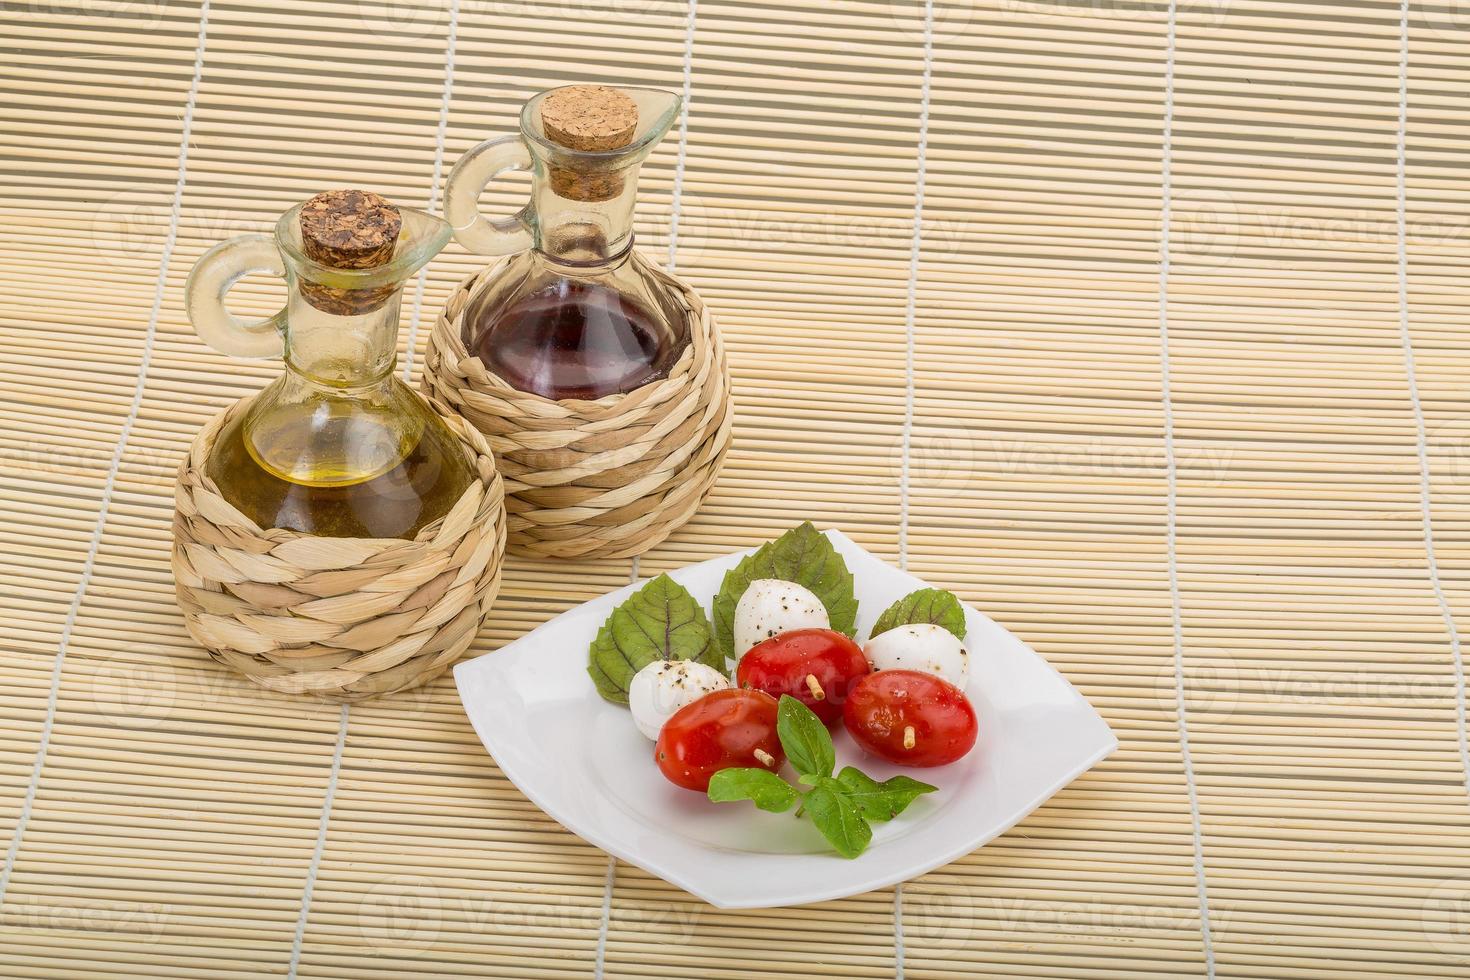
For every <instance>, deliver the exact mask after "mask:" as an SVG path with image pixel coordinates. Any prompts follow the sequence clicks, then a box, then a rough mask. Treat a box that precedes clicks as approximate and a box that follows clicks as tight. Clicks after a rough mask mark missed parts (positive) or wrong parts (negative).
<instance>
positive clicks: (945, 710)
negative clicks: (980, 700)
mask: <svg viewBox="0 0 1470 980" xmlns="http://www.w3.org/2000/svg"><path fill="white" fill-rule="evenodd" d="M842 720H843V722H844V723H845V724H846V725H847V730H848V732H849V733H851V735H852V737H853V739H854V741H856V742H857V743H858V744H859V745H861V746H862V747H863V748H865V749H867V750H868V751H869V752H871V753H873V754H874V755H876V756H878V757H879V758H881V759H887V760H888V761H889V762H892V763H896V764H897V765H900V766H942V765H945V764H946V763H950V762H953V761H955V760H956V759H958V758H960V757H961V756H963V755H964V754H965V753H966V752H968V751H970V749H971V748H973V747H974V745H975V734H976V731H977V729H978V726H977V724H976V722H975V709H974V708H973V707H971V706H970V702H969V700H968V699H967V698H966V697H965V695H964V693H963V692H961V691H960V689H959V688H957V687H955V686H954V685H953V684H951V683H950V682H949V681H947V680H944V679H943V678H940V677H935V676H934V675H933V674H926V673H924V672H923V671H919V670H880V671H878V672H877V673H873V674H869V675H868V676H866V677H864V678H862V679H861V680H860V681H858V682H857V685H856V686H855V687H854V688H853V689H852V693H851V694H849V695H848V697H847V704H845V705H843V708H842Z"/></svg>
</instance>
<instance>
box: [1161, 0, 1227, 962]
mask: <svg viewBox="0 0 1470 980" xmlns="http://www.w3.org/2000/svg"><path fill="white" fill-rule="evenodd" d="M1177 17H1178V2H1177V0H1169V24H1168V35H1167V37H1168V40H1167V48H1166V51H1165V58H1164V133H1163V154H1162V162H1161V180H1160V185H1161V194H1160V196H1161V203H1160V208H1159V377H1160V383H1161V386H1162V388H1163V396H1164V397H1163V402H1164V471H1165V475H1166V479H1167V487H1168V494H1169V496H1168V500H1167V503H1166V525H1165V542H1166V554H1167V558H1168V566H1169V611H1170V618H1171V620H1172V622H1173V631H1174V708H1175V714H1176V716H1177V719H1178V727H1179V753H1180V756H1181V757H1182V759H1183V762H1184V783H1185V787H1186V789H1187V790H1188V793H1189V821H1190V832H1191V836H1192V837H1193V843H1194V882H1195V889H1196V891H1197V892H1198V893H1199V928H1200V940H1201V943H1202V945H1203V947H1204V954H1205V976H1206V977H1208V978H1210V980H1213V978H1214V976H1215V947H1214V939H1213V937H1212V936H1211V933H1210V904H1209V893H1208V891H1207V884H1206V878H1205V848H1204V834H1203V832H1202V830H1201V828H1200V825H1201V820H1200V809H1199V788H1198V786H1196V784H1195V780H1194V760H1193V758H1192V757H1191V756H1190V753H1189V715H1188V710H1187V708H1186V706H1185V698H1184V612H1183V601H1182V600H1181V598H1180V586H1179V547H1178V546H1179V514H1178V510H1179V502H1178V489H1179V466H1178V461H1177V460H1176V459H1175V456H1174V401H1173V390H1172V389H1173V382H1172V380H1171V378H1170V375H1169V221H1170V218H1171V216H1172V213H1173V204H1174V199H1173V194H1174V189H1173V152H1174V38H1175V32H1176V29H1177V24H1178V21H1177Z"/></svg>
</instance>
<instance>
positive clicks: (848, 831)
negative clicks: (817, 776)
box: [801, 785, 873, 858]
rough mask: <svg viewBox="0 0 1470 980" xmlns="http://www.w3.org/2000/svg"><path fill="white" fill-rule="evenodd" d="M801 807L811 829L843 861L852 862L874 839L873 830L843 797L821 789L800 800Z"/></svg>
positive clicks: (825, 787) (826, 788) (855, 807)
mask: <svg viewBox="0 0 1470 980" xmlns="http://www.w3.org/2000/svg"><path fill="white" fill-rule="evenodd" d="M801 805H802V806H803V807H804V808H805V810H806V815H807V816H808V817H811V820H812V825H813V826H815V827H816V828H817V829H818V830H820V831H821V832H822V836H823V837H825V838H827V841H828V842H829V843H830V844H831V845H832V846H833V848H835V849H836V851H837V853H838V854H841V855H842V856H843V857H845V858H855V857H857V856H858V855H859V854H861V853H863V851H865V850H867V847H868V842H869V841H871V840H872V839H873V828H871V827H869V826H868V822H867V821H866V820H864V819H863V815H862V813H861V812H860V811H859V810H858V808H857V805H856V804H855V803H853V802H852V801H851V800H849V799H848V798H847V797H846V795H844V794H842V793H839V792H837V791H836V790H834V789H832V788H831V787H830V786H827V785H822V786H818V787H817V788H816V789H814V790H812V791H811V792H810V793H808V794H806V796H805V797H803V798H802V801H801Z"/></svg>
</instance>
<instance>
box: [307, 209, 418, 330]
mask: <svg viewBox="0 0 1470 980" xmlns="http://www.w3.org/2000/svg"><path fill="white" fill-rule="evenodd" d="M402 228H403V218H402V216H401V215H400V214H399V213H398V209H397V208H396V207H394V206H393V204H392V203H391V202H390V201H388V200H387V199H386V198H383V197H381V196H379V195H377V194H374V193H373V192H372V191H359V190H338V191H324V192H322V193H321V194H318V195H317V196H316V197H313V198H312V199H311V200H309V201H307V202H306V203H305V204H304V205H302V207H301V247H302V250H303V251H305V252H306V254H307V257H309V258H310V259H311V260H312V261H314V262H318V263H320V264H321V265H325V266H330V267H331V268H334V269H372V268H376V267H377V266H380V265H383V264H385V263H387V262H389V261H391V260H392V258H393V252H394V250H395V249H396V248H397V246H398V233H399V232H400V231H401V230H402ZM397 288H398V285H397V284H396V283H394V284H391V285H384V286H374V287H370V288H364V289H343V288H340V287H335V286H324V285H322V284H320V283H315V282H311V281H303V282H302V283H301V293H302V296H303V297H305V299H306V301H307V302H308V303H310V304H311V305H312V306H314V307H316V308H317V309H319V310H321V311H322V312H323V313H333V314H336V315H338V316H360V315H362V314H364V313H371V312H372V311H373V310H376V309H378V308H380V307H381V306H382V305H383V304H384V303H386V302H387V301H388V297H390V296H392V295H393V293H394V292H395V291H396V290H397Z"/></svg>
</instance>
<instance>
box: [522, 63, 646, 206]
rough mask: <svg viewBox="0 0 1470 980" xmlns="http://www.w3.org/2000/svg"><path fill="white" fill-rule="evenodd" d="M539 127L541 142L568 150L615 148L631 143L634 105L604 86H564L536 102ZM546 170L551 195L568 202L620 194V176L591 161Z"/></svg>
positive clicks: (634, 127) (623, 94)
mask: <svg viewBox="0 0 1470 980" xmlns="http://www.w3.org/2000/svg"><path fill="white" fill-rule="evenodd" d="M541 128H542V130H543V131H544V132H545V133H546V138H547V139H549V140H551V141H552V142H553V143H557V144H559V145H561V146H564V147H566V148H567V149H569V150H574V151H578V152H583V153H596V152H603V151H607V150H617V149H621V148H622V147H624V146H627V145H628V144H630V143H632V142H633V136H634V134H636V133H637V131H638V104H637V103H636V102H634V101H633V99H632V98H631V97H629V95H628V94H627V93H626V92H623V91H620V90H619V89H615V88H612V87H610V86H607V85H568V86H566V87H565V88H559V89H556V90H555V91H553V92H551V93H550V94H548V95H547V96H546V97H545V98H544V99H542V100H541ZM548 169H549V171H550V173H549V177H550V180H551V189H552V191H554V192H555V193H556V194H557V195H558V196H559V197H564V198H568V199H569V200H573V201H607V200H611V199H612V198H614V197H617V196H618V195H619V194H621V193H622V191H623V177H622V174H620V173H618V172H617V171H611V170H607V169H605V168H603V167H599V166H597V165H596V164H595V163H593V162H592V161H588V164H587V165H586V166H583V167H562V166H552V167H550V168H548Z"/></svg>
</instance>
